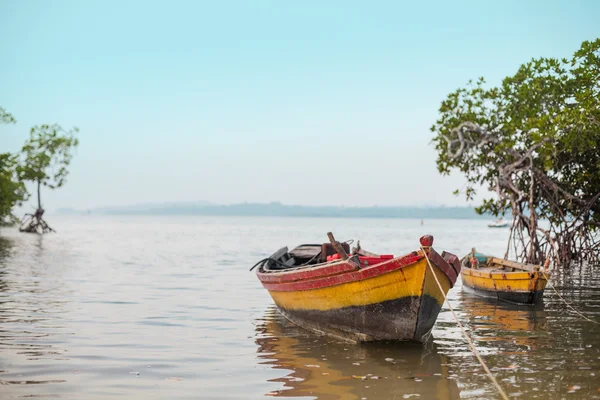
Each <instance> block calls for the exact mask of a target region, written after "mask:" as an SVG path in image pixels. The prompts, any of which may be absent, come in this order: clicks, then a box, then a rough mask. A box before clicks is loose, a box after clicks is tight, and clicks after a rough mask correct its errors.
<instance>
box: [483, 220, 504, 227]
mask: <svg viewBox="0 0 600 400" xmlns="http://www.w3.org/2000/svg"><path fill="white" fill-rule="evenodd" d="M507 226H508V222H507V221H505V220H503V219H497V220H495V221H494V222H491V223H489V224H488V228H506V227H507Z"/></svg>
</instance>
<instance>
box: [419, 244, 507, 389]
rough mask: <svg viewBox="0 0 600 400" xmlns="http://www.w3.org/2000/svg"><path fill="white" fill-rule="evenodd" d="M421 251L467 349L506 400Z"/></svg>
mask: <svg viewBox="0 0 600 400" xmlns="http://www.w3.org/2000/svg"><path fill="white" fill-rule="evenodd" d="M421 250H422V251H423V254H424V255H425V259H426V260H427V265H429V269H430V270H431V274H432V275H433V277H434V278H435V282H436V283H437V285H438V287H439V288H440V292H441V293H442V296H444V301H445V302H446V305H447V306H448V308H449V309H450V311H451V312H452V315H453V316H454V319H455V320H456V323H457V324H458V326H459V328H460V330H461V331H462V334H463V336H464V338H465V339H466V341H467V343H468V344H469V347H470V348H471V351H472V352H473V354H475V357H476V358H477V361H479V364H481V366H482V367H483V370H484V371H485V373H486V374H487V375H488V376H489V378H490V380H491V381H492V383H493V384H494V386H496V389H497V390H498V393H500V396H501V397H502V398H503V399H504V400H508V396H507V395H506V393H505V392H504V389H502V386H500V384H499V383H498V381H497V380H496V378H494V375H492V372H491V371H490V369H489V368H488V366H487V365H486V364H485V362H484V361H483V359H482V358H481V356H480V355H479V352H478V351H477V349H476V348H475V345H474V344H473V341H472V340H471V338H470V337H469V335H468V334H467V331H466V330H465V328H464V327H463V326H462V324H461V323H460V320H459V319H458V316H457V315H456V313H455V312H454V309H453V308H452V306H451V305H450V302H449V301H448V298H447V297H446V294H445V293H444V289H443V288H442V285H441V284H440V281H439V280H438V278H437V275H436V274H435V270H434V269H433V266H432V265H431V262H430V261H429V255H428V254H427V252H426V251H425V249H423V247H422V246H421Z"/></svg>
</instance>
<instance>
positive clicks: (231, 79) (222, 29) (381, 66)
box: [0, 0, 600, 209]
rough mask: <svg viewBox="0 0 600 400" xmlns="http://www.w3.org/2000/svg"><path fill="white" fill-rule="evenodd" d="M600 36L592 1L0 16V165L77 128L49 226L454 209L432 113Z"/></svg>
mask: <svg viewBox="0 0 600 400" xmlns="http://www.w3.org/2000/svg"><path fill="white" fill-rule="evenodd" d="M417 3H418V4H417ZM599 19H600V1H595V0H588V1H576V0H569V1H548V0H546V1H532V0H529V1H524V0H519V1H501V2H491V1H481V0H479V1H472V2H464V1H454V2H449V1H422V2H401V1H389V2H380V1H363V2H352V1H348V0H343V1H322V0H321V1H304V0H303V1H189V2H183V1H174V0H171V1H164V2H152V1H58V0H53V1H27V0H19V1H14V0H0V38H1V41H2V44H1V47H0V105H1V106H2V107H4V108H5V109H7V110H8V111H10V112H11V113H13V114H14V115H15V117H16V118H17V120H18V123H17V125H14V126H7V125H3V126H0V131H1V132H0V151H6V150H11V151H16V150H18V149H19V148H20V147H21V145H22V143H23V141H24V140H25V139H26V137H27V135H28V129H29V127H31V126H32V125H35V124H41V123H53V122H58V123H60V124H61V125H62V126H63V127H65V128H68V127H72V126H77V127H79V128H80V130H81V132H80V139H81V144H80V147H79V149H78V151H77V155H76V157H75V159H74V161H73V163H72V173H71V175H70V176H69V179H68V182H67V185H66V186H65V187H64V188H61V189H59V190H57V191H54V192H50V191H46V192H44V193H43V197H42V199H43V200H44V203H45V204H44V205H45V207H46V208H47V209H53V208H57V207H76V208H88V207H95V206H102V205H124V204H132V203H145V202H162V201H169V202H172V201H195V200H207V201H212V202H223V203H236V202H244V201H250V202H268V201H273V200H277V201H281V202H283V203H287V204H307V205H317V204H318V205H374V204H378V205H419V204H464V201H463V200H462V199H459V198H456V197H454V196H453V195H452V194H451V192H452V190H453V189H455V188H457V187H461V186H462V184H463V179H462V178H461V177H460V176H454V177H450V178H449V177H441V176H439V175H438V173H437V170H436V167H435V153H434V150H433V148H432V146H431V145H430V140H431V133H430V132H429V127H430V126H431V124H432V123H433V122H434V121H435V119H436V116H437V110H438V106H439V103H440V102H441V100H442V99H443V98H444V97H445V96H446V95H447V94H448V93H449V92H450V91H452V90H454V89H456V88H457V87H459V86H462V85H464V84H465V83H466V81H467V80H469V79H471V78H477V77H479V76H484V77H486V78H487V79H488V81H489V82H490V83H492V84H498V83H499V82H500V80H501V78H503V77H504V76H506V75H508V74H512V73H514V72H515V70H516V69H517V67H518V66H519V65H520V64H521V63H523V62H525V61H528V60H529V59H531V58H532V57H540V56H548V57H562V56H570V55H571V54H572V53H573V52H574V51H575V50H576V49H577V48H578V46H579V45H580V43H581V42H582V41H583V40H592V39H594V38H597V37H600V23H599V22H598V21H599Z"/></svg>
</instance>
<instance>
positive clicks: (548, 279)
mask: <svg viewBox="0 0 600 400" xmlns="http://www.w3.org/2000/svg"><path fill="white" fill-rule="evenodd" d="M540 272H541V273H542V275H543V276H544V278H546V280H547V281H548V284H550V287H551V288H552V290H554V293H556V295H557V296H558V297H559V298H560V299H561V300H562V301H563V302H564V303H565V304H566V305H567V307H569V308H570V309H571V310H573V312H575V314H578V315H579V316H580V317H581V318H583V319H585V320H588V321H590V322H593V323H594V324H600V322H598V321H594V320H593V319H589V318H588V317H586V316H585V315H583V314H582V313H580V312H579V311H577V310H576V309H574V308H573V307H572V306H571V304H569V302H568V301H567V300H565V298H564V297H562V296H561V295H560V293H558V290H556V288H555V287H554V285H553V284H552V283H550V277H549V276H548V275H546V273H545V272H543V271H540Z"/></svg>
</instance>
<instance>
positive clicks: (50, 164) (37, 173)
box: [18, 124, 79, 233]
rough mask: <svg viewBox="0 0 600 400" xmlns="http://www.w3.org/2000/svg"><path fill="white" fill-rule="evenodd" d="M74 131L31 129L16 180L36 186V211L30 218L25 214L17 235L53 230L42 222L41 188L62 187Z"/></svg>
mask: <svg viewBox="0 0 600 400" xmlns="http://www.w3.org/2000/svg"><path fill="white" fill-rule="evenodd" d="M77 132H78V129H77V128H73V129H72V130H70V131H65V130H63V129H62V128H61V127H60V126H58V125H56V124H55V125H40V126H34V127H33V128H31V130H30V132H29V133H30V135H29V140H27V142H25V145H24V146H23V149H22V152H23V154H22V156H23V161H22V163H21V165H20V166H19V167H18V173H19V178H20V179H21V180H23V181H32V182H34V184H36V185H37V199H38V207H37V210H36V212H35V213H34V214H25V218H24V219H23V223H22V225H21V228H20V231H21V232H30V233H36V232H37V233H47V232H52V231H53V229H52V228H50V226H48V224H47V223H46V221H44V219H43V215H44V209H43V208H42V198H41V187H42V186H46V187H49V188H50V189H56V188H59V187H61V186H62V185H64V184H65V181H66V178H67V175H68V173H69V171H68V169H67V167H68V166H69V164H70V162H71V159H72V157H73V155H72V151H73V149H74V148H75V147H77V145H78V144H79V140H78V139H77V138H76V137H75V134H76V133H77Z"/></svg>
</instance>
